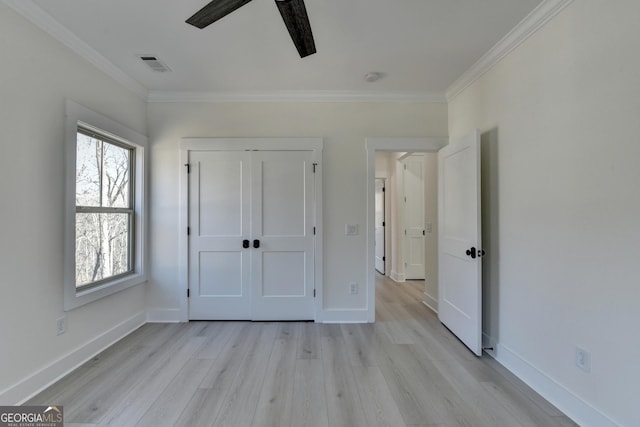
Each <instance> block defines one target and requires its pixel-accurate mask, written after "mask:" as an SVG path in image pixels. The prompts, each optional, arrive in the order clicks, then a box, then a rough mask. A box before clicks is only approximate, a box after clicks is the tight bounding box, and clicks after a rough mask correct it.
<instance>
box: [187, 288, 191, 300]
mask: <svg viewBox="0 0 640 427" xmlns="http://www.w3.org/2000/svg"><path fill="white" fill-rule="evenodd" d="M189 297H191V292H190V289H187V298H189Z"/></svg>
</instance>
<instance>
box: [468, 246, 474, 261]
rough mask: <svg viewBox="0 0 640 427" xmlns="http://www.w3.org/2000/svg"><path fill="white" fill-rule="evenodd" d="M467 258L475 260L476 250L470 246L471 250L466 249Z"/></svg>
mask: <svg viewBox="0 0 640 427" xmlns="http://www.w3.org/2000/svg"><path fill="white" fill-rule="evenodd" d="M467 256H470V257H471V258H473V259H476V248H474V247H473V246H472V247H471V249H467Z"/></svg>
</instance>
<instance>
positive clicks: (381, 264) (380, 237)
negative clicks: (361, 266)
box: [375, 178, 386, 274]
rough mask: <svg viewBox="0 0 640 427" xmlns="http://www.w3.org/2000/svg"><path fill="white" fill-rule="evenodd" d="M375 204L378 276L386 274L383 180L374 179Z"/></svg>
mask: <svg viewBox="0 0 640 427" xmlns="http://www.w3.org/2000/svg"><path fill="white" fill-rule="evenodd" d="M375 198H376V202H375V209H376V213H375V247H376V270H377V271H378V273H380V274H385V272H386V266H385V264H386V255H385V245H386V242H385V227H386V219H385V180H384V178H376V195H375Z"/></svg>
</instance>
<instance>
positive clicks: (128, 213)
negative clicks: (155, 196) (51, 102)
mask: <svg viewBox="0 0 640 427" xmlns="http://www.w3.org/2000/svg"><path fill="white" fill-rule="evenodd" d="M132 155H133V150H132V149H131V148H127V147H125V146H123V145H122V144H119V143H115V142H112V141H109V140H108V139H107V138H102V137H101V136H100V135H95V134H93V133H91V132H88V131H84V130H83V129H78V134H77V143H76V233H75V234H76V250H75V252H76V255H75V265H76V266H75V267H76V288H82V287H87V286H91V285H94V284H97V283H99V282H101V281H103V280H105V279H109V278H112V277H115V276H119V275H122V274H126V273H129V272H131V271H132V266H133V262H132V253H133V251H132V235H133V233H132V227H133V225H132V224H133V208H132V193H133V191H132V188H133V186H132V180H131V176H132V173H131V172H132V170H131V169H132V164H133V162H132Z"/></svg>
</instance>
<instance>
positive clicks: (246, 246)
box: [242, 239, 249, 249]
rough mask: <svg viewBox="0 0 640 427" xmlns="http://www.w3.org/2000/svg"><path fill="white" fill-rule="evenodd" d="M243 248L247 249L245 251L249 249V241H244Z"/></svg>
mask: <svg viewBox="0 0 640 427" xmlns="http://www.w3.org/2000/svg"><path fill="white" fill-rule="evenodd" d="M242 247H243V248H245V249H247V248H248V247H249V241H248V240H247V239H244V240H243V241H242Z"/></svg>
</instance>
